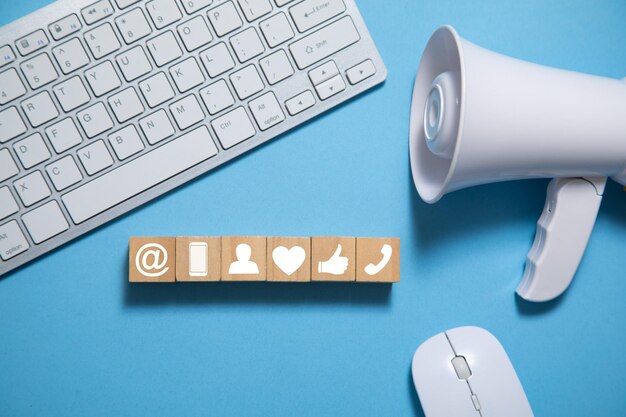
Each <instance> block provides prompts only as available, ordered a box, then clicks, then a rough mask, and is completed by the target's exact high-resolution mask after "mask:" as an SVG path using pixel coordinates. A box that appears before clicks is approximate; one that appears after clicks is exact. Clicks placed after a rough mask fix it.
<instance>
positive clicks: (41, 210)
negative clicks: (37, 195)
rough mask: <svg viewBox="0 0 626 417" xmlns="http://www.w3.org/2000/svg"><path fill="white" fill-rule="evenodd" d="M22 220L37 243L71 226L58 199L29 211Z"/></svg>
mask: <svg viewBox="0 0 626 417" xmlns="http://www.w3.org/2000/svg"><path fill="white" fill-rule="evenodd" d="M22 221H23V222H24V226H26V230H28V233H30V237H32V238H33V242H35V244H40V243H42V242H45V241H46V240H48V239H50V238H51V237H54V236H56V235H58V234H59V233H62V232H64V231H66V230H67V229H69V227H70V226H69V224H67V220H65V216H64V215H63V213H62V212H61V209H60V208H59V203H57V202H56V201H50V202H49V203H46V204H44V205H43V206H41V207H37V208H36V209H35V210H32V211H29V212H28V213H26V214H24V215H23V216H22Z"/></svg>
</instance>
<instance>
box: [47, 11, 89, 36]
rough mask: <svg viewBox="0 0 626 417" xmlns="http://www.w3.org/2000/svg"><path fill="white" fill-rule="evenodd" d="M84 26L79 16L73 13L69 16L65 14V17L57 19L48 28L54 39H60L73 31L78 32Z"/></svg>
mask: <svg viewBox="0 0 626 417" xmlns="http://www.w3.org/2000/svg"><path fill="white" fill-rule="evenodd" d="M82 27H83V25H82V24H81V23H80V20H79V19H78V16H76V15H75V14H71V15H69V16H65V17H64V18H63V19H60V20H57V21H56V22H54V23H52V24H51V25H48V30H49V31H50V34H51V35H52V37H53V38H54V40H55V41H58V40H60V39H63V38H65V37H66V36H69V35H71V34H72V33H76V32H78V31H79V30H80V29H81V28H82Z"/></svg>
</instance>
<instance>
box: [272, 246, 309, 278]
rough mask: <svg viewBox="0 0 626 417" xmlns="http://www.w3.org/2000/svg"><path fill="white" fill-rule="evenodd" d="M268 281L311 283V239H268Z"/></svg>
mask: <svg viewBox="0 0 626 417" xmlns="http://www.w3.org/2000/svg"><path fill="white" fill-rule="evenodd" d="M267 280H268V281H287V282H307V281H311V238H310V237H268V238H267Z"/></svg>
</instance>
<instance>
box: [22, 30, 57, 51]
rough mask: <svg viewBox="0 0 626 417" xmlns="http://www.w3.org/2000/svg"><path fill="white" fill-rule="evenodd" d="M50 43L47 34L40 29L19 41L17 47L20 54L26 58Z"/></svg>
mask: <svg viewBox="0 0 626 417" xmlns="http://www.w3.org/2000/svg"><path fill="white" fill-rule="evenodd" d="M49 42H50V41H49V40H48V37H47V36H46V32H44V31H43V30H41V29H39V30H36V31H34V32H33V33H31V34H28V35H26V36H24V37H23V38H20V39H18V40H17V41H16V42H15V45H16V46H17V50H18V51H19V52H20V54H21V55H22V56H26V55H28V54H31V53H33V52H35V51H38V50H40V49H41V48H43V47H45V46H47V45H48V43H49Z"/></svg>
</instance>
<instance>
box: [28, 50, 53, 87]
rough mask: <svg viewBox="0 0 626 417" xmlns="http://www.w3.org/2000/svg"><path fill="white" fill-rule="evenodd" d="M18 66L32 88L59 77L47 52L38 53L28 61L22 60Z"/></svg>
mask: <svg viewBox="0 0 626 417" xmlns="http://www.w3.org/2000/svg"><path fill="white" fill-rule="evenodd" d="M20 68H21V69H22V73H23V74H24V77H25V78H26V81H28V84H30V88H32V89H33V90H34V89H37V88H39V87H41V86H44V85H46V84H48V83H50V82H52V81H54V80H56V79H57V78H59V75H58V74H57V72H56V70H55V69H54V65H52V61H50V58H49V57H48V54H40V55H37V56H36V57H34V58H32V59H29V60H28V61H24V62H22V63H21V64H20Z"/></svg>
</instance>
